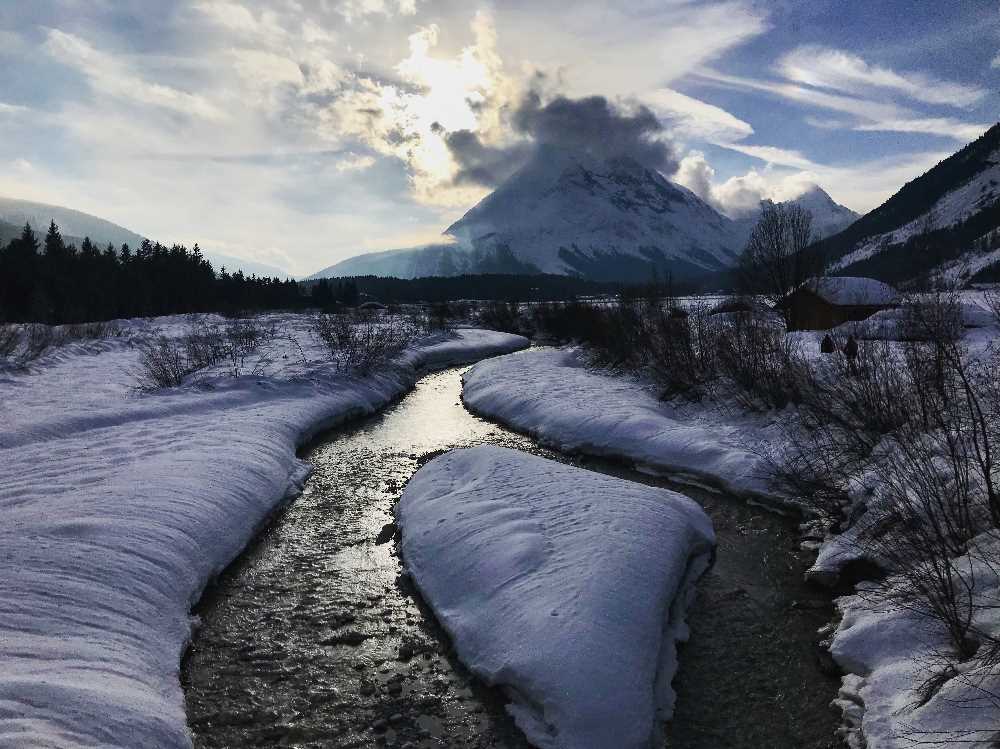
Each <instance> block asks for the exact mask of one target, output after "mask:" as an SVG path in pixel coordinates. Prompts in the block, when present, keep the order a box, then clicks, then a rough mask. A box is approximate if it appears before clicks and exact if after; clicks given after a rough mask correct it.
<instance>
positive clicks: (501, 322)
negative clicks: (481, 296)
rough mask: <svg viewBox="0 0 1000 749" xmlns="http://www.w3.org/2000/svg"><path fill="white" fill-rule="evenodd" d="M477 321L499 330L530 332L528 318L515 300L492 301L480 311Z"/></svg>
mask: <svg viewBox="0 0 1000 749" xmlns="http://www.w3.org/2000/svg"><path fill="white" fill-rule="evenodd" d="M476 321H477V323H478V324H479V325H480V326H482V327H484V328H489V329H490V330H499V331H500V332H502V333H516V334H518V335H527V334H529V333H530V327H529V323H528V321H527V319H526V318H525V317H524V316H523V315H522V314H521V311H520V308H519V307H518V305H517V304H515V303H513V302H490V303H489V304H487V305H485V306H484V307H482V308H481V309H480V310H479V311H478V313H477V315H476Z"/></svg>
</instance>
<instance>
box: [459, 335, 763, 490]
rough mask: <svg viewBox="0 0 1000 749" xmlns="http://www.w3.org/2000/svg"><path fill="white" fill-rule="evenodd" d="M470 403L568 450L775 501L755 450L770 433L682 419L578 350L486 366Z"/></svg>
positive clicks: (470, 388) (467, 391)
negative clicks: (597, 367)
mask: <svg viewBox="0 0 1000 749" xmlns="http://www.w3.org/2000/svg"><path fill="white" fill-rule="evenodd" d="M462 398H463V400H464V401H465V403H466V405H467V406H468V407H469V408H471V409H472V410H473V411H475V412H476V413H480V414H482V415H484V416H487V417H489V418H492V419H497V420H499V421H501V422H503V423H504V424H507V425H509V426H511V427H513V428H514V429H517V430H519V431H522V432H527V433H529V434H532V435H534V436H535V437H537V438H538V439H540V440H541V441H543V442H545V443H546V444H550V445H554V446H555V447H557V448H558V449H560V450H563V451H567V452H577V451H579V452H585V453H588V454H591V455H600V456H604V457H610V458H617V459H623V460H627V461H630V462H634V463H636V464H638V465H639V466H640V467H645V468H652V469H657V470H661V471H668V472H671V473H674V474H690V475H692V476H697V477H701V478H707V479H709V480H710V481H712V482H713V483H715V484H719V485H722V486H724V487H725V488H727V489H728V490H730V491H733V492H735V493H741V494H754V495H759V496H762V497H767V498H768V499H773V498H772V497H770V496H769V495H768V478H767V476H768V471H767V470H766V466H765V465H764V460H763V459H762V458H761V457H760V455H758V454H757V453H755V452H754V451H753V447H754V445H755V444H757V443H760V442H762V441H764V440H765V439H766V427H761V426H760V425H757V424H752V423H750V422H749V420H744V422H742V423H734V422H732V420H726V419H724V418H723V417H722V415H721V414H718V413H714V414H713V413H704V412H702V413H701V414H696V413H688V414H679V413H677V412H676V411H674V410H673V409H672V407H671V406H670V405H668V404H665V403H662V402H660V401H659V400H658V399H657V397H656V396H655V395H654V394H653V393H652V392H650V391H649V390H648V389H645V388H644V386H643V384H642V383H641V382H637V381H635V380H633V379H631V378H627V377H620V376H615V375H611V374H608V373H602V372H599V371H595V370H591V369H588V368H587V367H586V366H585V364H584V362H583V360H582V358H581V356H580V353H579V352H578V351H576V350H573V349H545V350H537V351H529V352H525V353H523V354H517V355H512V356H504V357H499V358H497V359H494V360H492V361H488V362H481V363H480V364H478V365H476V366H475V367H473V368H472V369H471V370H469V371H468V372H467V373H466V374H465V376H464V378H463V390H462Z"/></svg>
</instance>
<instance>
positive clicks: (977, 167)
mask: <svg viewBox="0 0 1000 749" xmlns="http://www.w3.org/2000/svg"><path fill="white" fill-rule="evenodd" d="M812 251H814V252H817V253H819V254H821V255H822V257H823V258H824V259H825V260H826V261H827V262H828V263H830V265H831V267H832V270H834V271H835V272H837V273H841V274H843V275H852V276H872V277H875V278H879V279H881V280H884V281H890V282H894V283H899V284H906V283H912V282H915V281H921V280H929V281H933V280H942V281H946V282H949V283H955V282H960V283H962V282H977V281H992V282H995V281H1000V124H997V125H994V126H993V127H992V128H990V129H989V130H988V131H987V132H986V133H984V134H983V135H982V136H981V137H980V138H979V139H977V140H975V141H973V142H972V143H970V144H969V145H968V146H966V147H965V148H963V149H962V150H960V151H959V152H958V153H956V154H954V155H952V156H950V157H948V158H947V159H945V160H944V161H942V162H940V163H939V164H937V165H936V166H935V167H933V168H932V169H931V170H930V171H928V172H926V173H925V174H923V175H921V176H920V177H917V178H916V179H914V180H913V181H911V182H908V183H906V184H905V185H904V186H903V187H902V188H901V189H900V190H899V191H898V192H897V193H896V194H895V195H893V196H892V197H891V198H889V200H887V201H886V202H885V203H883V204H882V205H881V206H879V207H878V208H876V209H875V210H873V211H872V212H871V213H868V214H867V215H865V216H864V217H862V218H861V219H859V220H858V221H857V222H855V223H854V224H852V225H851V226H849V227H848V228H847V229H845V230H844V231H841V232H839V233H837V234H835V235H832V236H830V237H828V238H827V239H825V240H823V241H821V242H818V243H817V244H816V245H815V246H814V247H813V248H812Z"/></svg>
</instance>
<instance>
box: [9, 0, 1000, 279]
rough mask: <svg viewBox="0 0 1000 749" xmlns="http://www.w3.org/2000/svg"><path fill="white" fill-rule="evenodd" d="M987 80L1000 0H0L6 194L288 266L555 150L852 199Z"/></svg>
mask: <svg viewBox="0 0 1000 749" xmlns="http://www.w3.org/2000/svg"><path fill="white" fill-rule="evenodd" d="M998 93H1000V2H996V1H995V0H954V1H951V0H881V1H880V2H871V1H870V0H808V1H807V2H798V1H796V0H770V1H765V0H658V1H655V2H654V1H652V0H631V1H630V0H619V1H618V2H595V1H593V0H575V1H574V2H561V1H559V0H551V1H548V2H538V1H537V0H495V1H494V2H492V3H489V2H483V3H479V2H476V1H475V0H461V1H460V0H231V1H230V0H30V2H29V1H27V0H0V195H3V196H6V197H14V198H23V199H27V200H37V201H41V202H48V203H55V204H58V205H64V206H68V207H71V208H75V209H78V210H82V211H85V212H88V213H92V214H95V215H97V216H100V217H102V218H106V219H109V220H111V221H114V222H116V223H118V224H121V225H123V226H125V227H127V228H129V229H132V230H134V231H136V232H138V233H140V234H143V235H145V236H149V237H151V238H153V239H157V240H159V241H163V242H182V243H185V244H188V245H191V244H193V243H194V242H196V241H197V242H199V243H200V244H201V246H202V247H205V248H207V249H211V250H214V251H217V252H223V253H226V254H230V255H235V256H238V257H244V258H247V259H251V260H256V261H258V262H264V263H269V264H272V265H277V266H279V267H282V268H285V269H287V270H288V271H290V272H292V273H295V274H297V275H307V274H309V273H311V272H314V271H316V270H319V269H320V268H323V267H325V266H328V265H330V264H332V263H334V262H336V261H338V260H342V259H344V258H347V257H350V256H353V255H357V254H360V253H363V252H369V251H377V250H384V249H390V248H396V247H407V246H414V245H417V244H421V243H424V242H430V241H436V240H439V239H440V233H441V231H442V229H443V228H444V227H446V226H448V225H449V224H450V223H452V222H453V221H454V220H456V219H457V218H459V217H460V216H461V215H462V214H463V213H464V212H465V211H466V210H468V209H469V208H470V207H472V205H474V204H475V202H476V201H478V200H479V199H481V198H482V197H483V196H485V195H486V194H488V193H489V191H490V190H491V189H492V188H493V187H494V186H495V185H496V184H497V183H498V181H500V180H502V179H503V178H504V177H505V176H507V175H509V174H510V173H512V172H513V171H515V170H516V169H517V168H518V167H519V166H521V165H522V164H523V163H524V162H525V161H526V160H527V159H528V158H531V155H532V154H533V153H535V150H536V148H537V146H538V144H540V143H547V142H552V143H568V144H571V145H573V146H574V147H580V148H583V149H587V150H601V151H602V152H603V151H606V150H608V149H618V148H620V149H622V150H623V151H627V152H629V153H632V154H633V155H636V156H637V158H641V159H642V160H644V161H645V162H646V163H647V164H648V165H649V166H652V167H655V168H657V169H660V170H661V171H662V172H663V173H664V174H665V175H666V176H667V177H668V178H671V179H674V180H676V181H678V182H680V183H682V184H684V185H686V186H688V187H690V188H691V189H692V190H694V191H695V192H696V193H698V194H699V195H700V196H701V197H702V198H704V199H705V200H707V201H709V202H710V203H711V204H712V205H714V206H715V207H716V208H717V209H719V210H720V211H723V212H725V213H728V214H729V215H733V216H736V215H741V214H742V213H745V212H746V211H747V210H749V209H750V208H752V207H753V206H754V205H756V204H757V201H759V200H760V199H762V198H772V199H776V200H782V199H788V198H791V197H795V196H796V195H797V194H799V193H801V192H802V191H803V190H804V189H806V188H807V187H808V186H810V185H811V184H819V185H820V186H822V187H823V188H824V189H826V190H827V192H829V193H830V194H831V196H832V197H833V198H834V199H835V200H837V201H838V202H840V203H842V204H844V205H847V206H848V207H850V208H852V209H854V210H856V211H859V212H865V211H868V210H871V209H872V208H874V207H876V206H878V205H879V204H880V203H881V202H882V201H884V200H885V199H886V198H888V197H889V196H890V195H892V193H894V192H895V191H896V190H897V189H898V188H899V187H901V186H902V185H903V184H904V183H905V182H907V181H908V180H911V179H913V178H914V177H916V176H918V175H919V174H921V173H923V172H924V171H926V170H927V169H929V168H930V167H932V166H933V165H934V164H936V163H937V162H938V161H940V160H941V159H943V158H946V157H947V156H949V155H950V154H952V153H954V152H955V151H956V150H958V149H959V148H961V147H962V146H963V145H964V144H965V143H967V142H969V141H971V140H973V139H975V138H976V137H978V136H979V135H980V134H982V132H984V131H985V130H986V129H987V128H988V127H989V126H990V125H992V124H994V123H995V122H996V121H997V119H998V116H1000V115H998V112H1000V108H998V104H1000V101H998Z"/></svg>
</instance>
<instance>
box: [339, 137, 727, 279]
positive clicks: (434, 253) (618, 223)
mask: <svg viewBox="0 0 1000 749" xmlns="http://www.w3.org/2000/svg"><path fill="white" fill-rule="evenodd" d="M445 234H446V235H450V237H451V238H453V239H454V240H455V241H454V242H453V243H452V244H449V245H448V246H447V247H444V246H434V247H428V248H415V249H410V250H405V251H399V252H397V253H383V254H381V255H380V256H379V257H378V259H377V260H378V267H377V270H378V272H380V273H382V274H385V273H387V272H389V273H391V274H393V275H395V274H399V275H403V276H404V277H413V276H415V275H439V274H440V275H452V274H454V273H477V272H486V271H484V270H482V268H483V267H489V268H491V269H493V270H492V272H502V271H501V270H499V268H508V269H509V270H508V271H507V272H525V269H528V270H529V271H532V270H533V271H542V272H547V273H560V274H573V275H582V276H585V277H589V278H595V279H616V280H636V281H639V280H643V281H644V280H647V279H649V278H651V277H652V276H653V274H654V273H657V274H659V275H660V276H664V275H667V274H671V275H673V276H674V277H675V278H677V279H682V278H692V277H695V276H698V275H702V274H704V273H706V272H711V271H717V270H721V269H725V268H728V267H731V266H732V265H733V264H734V263H735V261H736V258H737V256H738V253H739V252H740V250H741V249H742V247H743V243H744V240H745V236H746V232H745V227H744V226H743V225H742V224H739V223H737V222H734V221H732V220H730V219H729V218H727V217H725V216H723V215H721V214H720V213H719V212H718V211H716V210H715V209H714V208H712V207H711V206H710V205H709V204H708V203H706V202H705V201H703V200H701V199H700V198H699V197H698V196H696V195H695V194H694V193H693V192H691V191H690V190H688V189H687V188H684V187H681V186H679V185H676V184H674V183H673V182H670V181H669V180H668V179H667V178H666V177H664V176H663V175H662V174H660V172H658V171H657V170H655V169H651V168H649V167H647V166H646V165H644V164H641V163H639V162H638V161H636V160H635V159H633V158H631V157H628V156H617V157H612V158H602V159H599V158H595V157H594V156H592V155H591V154H588V153H581V152H578V151H570V150H567V149H564V148H560V147H558V146H551V145H546V146H542V147H540V148H538V149H537V151H536V152H535V154H534V156H533V157H532V158H531V159H530V160H529V161H528V163H527V164H525V165H524V166H523V167H522V168H521V169H520V170H518V171H517V172H516V173H515V174H514V175H512V176H511V177H510V178H509V179H508V180H506V181H505V182H504V183H503V184H501V185H500V186H498V187H497V188H496V190H494V191H493V192H492V193H490V194H489V195H487V196H486V197H485V198H483V200H481V201H480V202H479V203H478V204H477V205H476V206H474V207H473V208H471V209H470V210H469V211H468V212H467V213H466V214H465V215H464V216H463V217H462V218H461V219H459V220H458V221H456V222H455V223H454V224H452V225H451V226H450V227H448V229H446V230H445ZM397 261H398V262H397ZM397 266H398V267H397ZM348 269H349V270H350V271H351V272H352V273H364V272H374V271H375V268H374V266H373V267H372V268H368V263H367V262H366V260H365V257H364V256H359V257H357V258H351V259H349V260H347V261H344V262H342V263H339V264H338V265H337V266H333V267H332V268H329V269H327V270H325V271H321V273H327V274H331V275H336V274H337V273H344V272H346V271H347V270H348Z"/></svg>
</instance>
